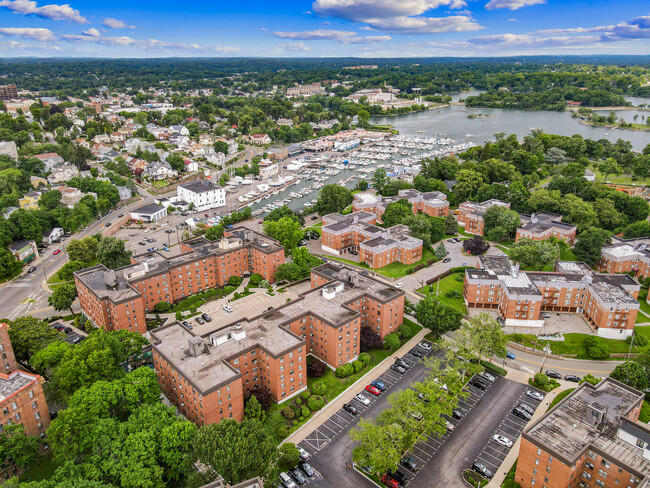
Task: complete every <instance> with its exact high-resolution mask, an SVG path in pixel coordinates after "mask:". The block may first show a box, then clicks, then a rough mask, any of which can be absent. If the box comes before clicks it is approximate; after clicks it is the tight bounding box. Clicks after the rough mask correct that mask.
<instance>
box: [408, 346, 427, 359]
mask: <svg viewBox="0 0 650 488" xmlns="http://www.w3.org/2000/svg"><path fill="white" fill-rule="evenodd" d="M409 354H410V355H411V356H414V357H416V358H418V359H421V358H423V357H424V354H422V351H420V350H419V349H415V348H413V349H411V350H410V351H409Z"/></svg>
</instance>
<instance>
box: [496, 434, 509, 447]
mask: <svg viewBox="0 0 650 488" xmlns="http://www.w3.org/2000/svg"><path fill="white" fill-rule="evenodd" d="M492 439H494V442H496V443H497V444H501V445H502V446H503V447H507V448H508V449H510V448H511V447H512V441H511V440H510V439H508V438H507V437H506V436H503V435H499V434H494V435H493V436H492Z"/></svg>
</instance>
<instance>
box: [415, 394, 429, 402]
mask: <svg viewBox="0 0 650 488" xmlns="http://www.w3.org/2000/svg"><path fill="white" fill-rule="evenodd" d="M418 398H419V399H420V401H421V402H423V403H429V397H428V396H426V395H425V394H424V393H418Z"/></svg>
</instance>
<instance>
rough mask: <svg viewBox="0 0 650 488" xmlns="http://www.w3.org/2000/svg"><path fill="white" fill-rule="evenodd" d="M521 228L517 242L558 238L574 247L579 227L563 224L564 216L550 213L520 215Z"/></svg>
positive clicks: (518, 231)
mask: <svg viewBox="0 0 650 488" xmlns="http://www.w3.org/2000/svg"><path fill="white" fill-rule="evenodd" d="M519 217H520V219H521V223H522V225H521V227H519V228H518V229H517V236H516V238H515V241H518V240H519V239H522V238H524V237H527V238H528V239H532V240H533V241H543V240H545V239H548V238H550V237H556V238H558V239H562V240H563V241H565V242H567V243H568V244H569V245H571V246H572V245H573V243H574V241H575V240H576V231H577V229H578V228H577V227H576V226H575V225H573V224H566V223H564V222H562V216H561V215H557V214H552V213H548V212H538V213H534V214H531V215H530V216H528V215H522V214H519Z"/></svg>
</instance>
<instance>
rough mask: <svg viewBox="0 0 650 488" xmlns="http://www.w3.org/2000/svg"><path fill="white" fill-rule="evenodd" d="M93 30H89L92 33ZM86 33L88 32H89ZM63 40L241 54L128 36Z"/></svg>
mask: <svg viewBox="0 0 650 488" xmlns="http://www.w3.org/2000/svg"><path fill="white" fill-rule="evenodd" d="M92 30H93V29H89V31H92ZM89 31H86V32H89ZM61 38H62V39H63V40H65V41H67V42H70V43H80V42H86V43H94V44H101V45H103V46H122V47H125V46H126V47H135V48H139V49H145V50H147V51H162V50H176V51H188V52H219V53H235V52H239V48H236V47H230V46H203V47H202V46H199V45H198V44H194V43H180V42H169V41H161V40H159V39H133V38H132V37H128V36H120V37H110V36H101V35H99V36H96V35H94V33H84V35H64V36H61Z"/></svg>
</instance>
